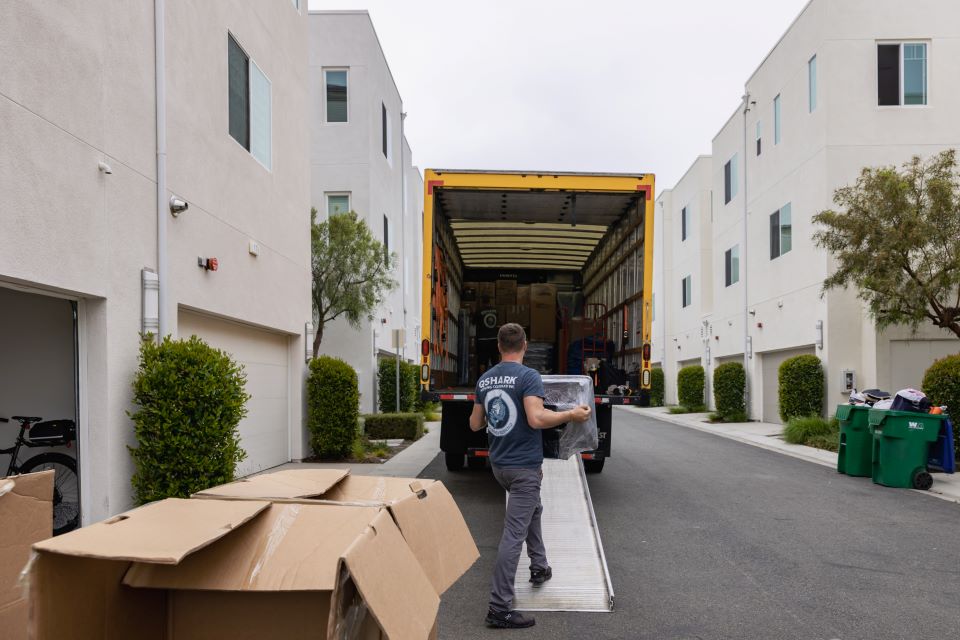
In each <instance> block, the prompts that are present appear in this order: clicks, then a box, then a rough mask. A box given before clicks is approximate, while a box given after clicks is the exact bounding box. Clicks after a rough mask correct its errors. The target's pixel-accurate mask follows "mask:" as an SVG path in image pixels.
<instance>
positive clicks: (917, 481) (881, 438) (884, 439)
mask: <svg viewBox="0 0 960 640" xmlns="http://www.w3.org/2000/svg"><path fill="white" fill-rule="evenodd" d="M945 417H946V416H943V415H932V414H929V413H914V412H912V411H885V410H882V409H872V410H871V411H870V413H869V415H868V422H869V423H870V431H871V432H872V433H873V473H872V474H871V476H872V478H873V481H874V482H875V483H877V484H882V485H884V486H886V487H901V488H907V489H929V488H930V487H931V486H932V485H933V478H932V477H931V476H930V474H929V473H928V472H927V457H928V454H929V451H930V444H931V443H933V442H936V440H937V437H938V435H939V434H940V423H941V421H942V420H943V419H944V418H945Z"/></svg>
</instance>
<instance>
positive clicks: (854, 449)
mask: <svg viewBox="0 0 960 640" xmlns="http://www.w3.org/2000/svg"><path fill="white" fill-rule="evenodd" d="M869 415H870V407H868V406H867V405H852V404H841V405H838V406H837V420H838V421H839V422H840V448H839V449H838V450H837V471H838V472H840V473H845V474H847V475H848V476H857V477H862V478H869V477H870V476H871V475H873V434H871V433H870V424H869V422H868V421H867V417H868V416H869Z"/></svg>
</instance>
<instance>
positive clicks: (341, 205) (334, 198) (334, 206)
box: [327, 193, 350, 219]
mask: <svg viewBox="0 0 960 640" xmlns="http://www.w3.org/2000/svg"><path fill="white" fill-rule="evenodd" d="M349 211H350V194H349V193H328V194H327V218H328V219H329V218H330V216H335V215H338V214H341V213H348V212H349Z"/></svg>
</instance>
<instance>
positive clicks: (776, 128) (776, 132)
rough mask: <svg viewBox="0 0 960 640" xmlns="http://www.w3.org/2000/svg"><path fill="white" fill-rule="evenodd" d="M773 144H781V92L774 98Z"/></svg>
mask: <svg viewBox="0 0 960 640" xmlns="http://www.w3.org/2000/svg"><path fill="white" fill-rule="evenodd" d="M773 144H775V145H776V144H780V94H777V97H776V98H774V99H773Z"/></svg>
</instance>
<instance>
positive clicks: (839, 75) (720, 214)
mask: <svg viewBox="0 0 960 640" xmlns="http://www.w3.org/2000/svg"><path fill="white" fill-rule="evenodd" d="M958 35H960V6H955V5H953V4H952V3H947V2H942V1H938V0H920V1H918V2H915V3H911V4H909V5H905V4H903V3H897V2H893V1H892V0H874V1H870V2H867V1H866V0H812V1H811V2H810V3H809V4H808V5H807V6H806V7H805V8H804V10H803V11H802V12H801V14H800V15H799V16H798V18H797V19H796V20H795V21H794V23H793V24H792V25H791V26H790V28H789V29H788V30H787V32H786V33H785V34H784V35H783V37H782V38H781V39H780V41H779V42H778V43H777V45H776V46H775V47H774V49H773V50H772V51H771V52H770V53H769V55H768V56H767V57H766V58H765V59H764V60H763V62H762V63H761V64H760V66H759V67H758V68H757V70H756V71H755V72H754V73H753V75H751V76H750V77H749V78H748V79H747V81H746V85H745V89H746V90H745V93H746V94H747V95H748V96H749V98H748V105H747V106H748V110H746V113H744V105H740V106H738V108H737V109H736V111H735V112H734V114H733V115H732V116H731V117H730V119H729V120H728V121H727V122H726V123H725V124H724V126H723V127H722V128H721V130H720V132H719V133H718V134H717V136H716V137H715V138H714V140H713V149H712V164H713V170H712V172H711V173H712V178H711V182H710V184H709V186H708V187H709V189H710V191H711V193H712V206H713V218H712V226H713V228H712V234H713V241H712V250H711V251H710V252H709V253H707V252H701V256H702V260H703V262H704V263H705V264H706V265H707V268H708V269H707V270H708V271H709V272H710V273H711V274H712V275H711V276H710V281H711V282H712V283H713V289H714V293H713V296H712V303H713V306H712V308H711V309H709V310H704V312H703V318H702V321H703V323H704V327H705V329H709V331H708V332H707V334H708V335H707V339H706V340H705V341H704V343H703V346H702V348H701V352H700V354H699V359H700V362H701V363H703V364H704V365H705V366H706V368H707V369H708V371H709V370H712V369H713V368H714V367H716V365H717V364H720V363H722V362H725V361H727V360H739V361H742V360H743V353H744V346H745V345H747V349H746V350H747V362H748V367H747V374H748V379H749V388H750V413H751V416H752V417H753V418H755V419H762V420H765V421H768V422H779V421H780V417H779V412H778V405H777V369H778V367H779V365H780V364H781V363H782V362H783V361H784V360H785V359H786V358H788V357H790V356H794V355H799V354H814V355H817V356H818V357H819V358H821V360H822V361H823V363H824V368H825V372H826V405H827V406H826V407H825V411H826V412H827V413H830V412H831V411H832V407H833V406H835V405H836V404H838V403H841V402H846V401H847V398H848V396H847V393H848V387H849V386H855V387H857V388H869V387H879V388H883V389H891V390H897V389H899V388H903V387H914V386H918V385H919V384H920V383H921V381H922V377H923V372H924V370H925V369H926V368H927V367H928V366H929V365H930V364H931V363H932V362H933V360H934V359H936V358H938V357H942V356H944V355H947V354H951V353H957V352H958V351H960V341H958V340H956V339H955V338H954V337H952V335H951V334H949V333H948V332H946V331H942V330H938V329H936V328H935V327H933V326H921V327H919V329H918V331H917V332H916V333H913V332H912V331H911V329H910V328H909V327H897V328H893V329H890V330H886V331H882V332H880V331H877V330H876V328H875V325H874V323H873V321H872V320H871V318H870V317H869V314H868V313H867V311H866V309H865V308H864V306H863V304H862V303H861V302H860V301H859V300H858V299H857V296H856V292H854V291H851V290H836V289H835V290H831V291H828V292H826V293H823V292H822V283H823V281H824V279H825V278H826V277H827V276H828V275H829V274H830V273H831V271H832V269H833V264H832V260H831V258H830V256H829V255H828V254H827V253H826V252H824V251H823V250H820V249H818V248H817V247H816V246H815V245H814V244H813V241H812V236H813V234H814V232H815V230H816V229H815V225H814V224H813V221H812V218H813V216H814V215H816V214H817V213H818V212H820V211H823V210H826V209H830V208H832V207H833V206H834V203H833V193H834V191H835V190H836V189H837V188H839V187H843V186H846V185H849V184H852V183H853V182H855V180H856V178H857V176H858V175H859V173H860V170H861V169H862V168H863V167H865V166H878V165H901V164H903V163H904V162H907V161H908V160H910V158H911V157H912V156H915V155H919V156H922V157H929V156H931V155H933V154H935V153H937V152H939V151H941V150H942V149H946V148H953V147H958V146H960V122H958V121H957V119H956V118H954V117H953V114H954V113H956V112H957V111H958V110H960V89H958V88H957V87H956V86H955V83H952V82H951V81H950V77H951V72H952V70H953V68H954V67H956V65H957V63H958V62H960V40H958V38H957V36H958ZM682 182H683V181H681V183H682ZM678 186H679V185H678ZM701 188H707V185H701ZM674 191H676V189H674ZM670 197H672V198H673V199H674V202H673V203H672V204H671V203H670V202H669V200H670ZM675 200H676V196H675V194H671V195H669V196H662V198H661V202H662V203H663V206H664V208H665V209H666V210H667V211H666V220H665V221H663V223H662V224H664V225H666V226H667V227H671V228H672V229H673V231H672V232H673V233H676V228H677V224H678V223H677V222H676V219H675V218H676V216H678V215H679V213H678V206H677V203H676V201H675ZM744 220H746V229H747V233H746V236H744V233H743V230H744ZM657 241H658V245H657V247H658V249H657V250H658V251H659V250H662V249H661V247H662V246H663V245H662V244H661V243H664V242H665V243H668V244H670V243H672V245H673V246H674V247H676V241H675V239H672V238H671V237H670V234H666V235H665V237H664V238H658V239H657ZM741 245H743V246H741ZM734 249H737V254H738V255H737V259H736V260H733V250H734ZM728 252H729V253H728ZM665 257H666V260H667V264H666V265H665V267H664V272H665V275H666V277H667V278H672V279H673V280H676V279H677V275H678V274H677V273H675V271H676V269H677V268H678V266H677V265H679V264H680V262H681V261H682V260H684V259H689V257H690V255H689V254H686V253H682V252H681V254H679V255H678V254H676V253H674V254H671V253H670V252H669V251H667V252H666V253H665ZM734 264H736V267H734ZM685 268H687V270H690V269H689V267H685ZM671 269H672V270H673V271H674V273H672V274H671ZM731 269H732V270H733V272H734V273H736V275H737V277H736V278H731V277H728V273H729V272H730V270H731ZM737 272H738V273H737ZM731 275H732V274H731ZM655 282H657V283H658V284H659V283H660V282H661V278H659V277H655ZM664 286H666V287H667V288H669V287H674V288H678V287H679V285H676V284H675V283H674V282H672V280H671V281H668V282H666V283H665V285H664ZM744 288H746V297H744ZM670 295H672V293H671V294H670ZM660 297H661V295H660V293H659V290H658V298H660ZM694 297H696V296H694ZM680 303H681V301H680V300H679V299H677V298H673V300H672V301H670V300H668V304H669V305H670V306H669V307H668V308H666V309H663V317H664V318H666V322H667V326H666V327H665V328H664V331H662V332H661V333H660V334H655V340H657V336H658V335H659V336H666V340H665V341H664V339H663V337H660V338H659V340H660V344H655V349H654V353H655V354H656V353H664V350H663V349H662V347H663V346H664V343H665V345H666V346H667V348H666V350H665V353H666V357H664V359H663V366H664V368H665V369H666V370H667V372H669V371H670V369H671V367H676V366H677V365H678V364H680V363H681V362H689V361H691V360H695V359H696V358H691V357H690V356H689V355H688V354H687V353H685V352H684V351H683V350H678V353H677V354H674V353H673V351H671V349H670V348H669V345H670V343H671V342H672V340H673V338H677V337H678V336H681V335H686V332H687V331H689V323H688V319H687V316H686V315H684V313H683V310H682V307H681V304H680ZM745 319H746V325H747V327H746V337H745V332H744V320H745ZM657 347H661V349H657ZM666 380H667V387H668V389H670V388H671V387H675V384H676V377H675V376H671V375H669V373H668V375H667V376H666ZM674 393H675V392H674ZM669 397H670V392H669V391H668V398H669Z"/></svg>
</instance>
